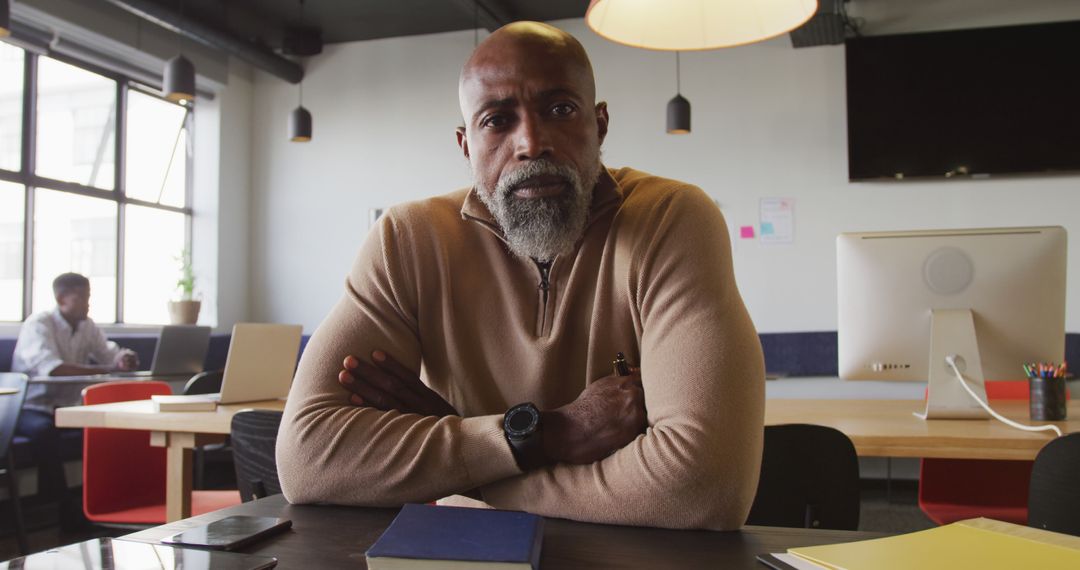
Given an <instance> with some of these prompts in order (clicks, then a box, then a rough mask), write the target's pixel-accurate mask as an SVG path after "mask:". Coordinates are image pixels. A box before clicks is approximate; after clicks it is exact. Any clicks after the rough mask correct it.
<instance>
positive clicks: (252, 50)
mask: <svg viewBox="0 0 1080 570" xmlns="http://www.w3.org/2000/svg"><path fill="white" fill-rule="evenodd" d="M105 1H106V2H108V3H110V4H112V5H114V6H117V7H119V8H121V9H123V10H126V11H128V12H131V13H132V14H135V15H136V16H138V17H140V18H143V19H144V20H146V21H148V22H151V23H154V24H157V25H159V26H161V27H163V28H165V29H166V30H169V31H171V32H173V33H177V34H180V35H182V36H185V37H187V38H190V39H192V40H195V41H197V42H199V43H201V44H203V45H205V46H208V47H210V48H213V49H216V50H220V51H223V52H225V53H227V54H229V55H231V56H235V57H237V58H239V59H242V60H244V61H246V62H248V63H250V64H251V65H254V66H255V67H258V68H259V69H261V70H263V71H265V72H267V73H270V74H273V75H276V76H278V77H280V78H282V79H284V80H285V81H288V82H289V83H300V80H301V79H303V78H304V69H303V68H302V67H300V66H299V65H297V64H295V63H293V62H291V61H289V60H287V59H285V58H283V57H280V56H278V55H275V54H273V53H270V52H268V51H265V50H262V49H259V48H257V47H255V46H254V45H252V44H250V43H248V42H245V41H243V40H240V39H237V38H235V37H233V36H230V35H228V34H224V33H222V32H219V31H217V30H215V29H213V28H210V27H208V26H206V25H204V24H201V23H199V22H197V21H195V20H193V19H191V18H188V17H185V16H181V15H180V14H179V13H177V12H174V11H172V10H169V9H168V8H164V7H162V6H161V5H159V4H156V3H154V2H152V1H151V0H105Z"/></svg>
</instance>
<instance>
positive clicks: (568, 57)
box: [458, 22, 596, 124]
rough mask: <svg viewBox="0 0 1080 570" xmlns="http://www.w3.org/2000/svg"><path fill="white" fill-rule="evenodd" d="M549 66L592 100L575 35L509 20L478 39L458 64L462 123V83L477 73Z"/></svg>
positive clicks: (589, 73)
mask: <svg viewBox="0 0 1080 570" xmlns="http://www.w3.org/2000/svg"><path fill="white" fill-rule="evenodd" d="M550 67H558V68H562V70H563V71H564V72H568V74H569V75H570V76H571V77H572V78H573V79H576V80H578V81H579V82H580V85H579V86H578V88H580V89H581V90H582V93H581V94H582V95H583V96H585V97H586V98H587V99H588V103H589V104H590V105H591V104H594V103H595V101H596V82H595V79H594V78H593V70H592V64H591V63H589V56H588V55H587V54H586V53H585V48H584V47H582V45H581V42H579V41H578V40H577V38H575V37H574V36H572V35H570V34H568V33H566V32H564V31H562V30H560V29H558V28H556V27H554V26H550V25H548V24H544V23H542V22H513V23H510V24H507V25H505V26H503V27H501V28H499V29H498V30H495V31H494V32H493V33H492V34H491V35H490V36H488V37H487V38H485V39H484V41H482V42H480V45H478V46H477V47H476V49H475V50H473V53H472V55H471V56H470V57H469V59H468V61H466V62H465V66H464V67H462V68H461V76H460V78H459V80H458V100H459V102H460V103H461V113H462V116H463V117H464V118H465V121H466V124H467V123H468V120H469V115H468V114H467V111H466V109H465V99H466V95H467V93H466V87H467V86H468V85H469V84H470V83H471V82H475V81H476V80H477V78H478V76H486V75H497V76H502V77H505V76H507V75H514V74H522V75H523V74H527V73H532V72H535V71H537V69H536V68H550Z"/></svg>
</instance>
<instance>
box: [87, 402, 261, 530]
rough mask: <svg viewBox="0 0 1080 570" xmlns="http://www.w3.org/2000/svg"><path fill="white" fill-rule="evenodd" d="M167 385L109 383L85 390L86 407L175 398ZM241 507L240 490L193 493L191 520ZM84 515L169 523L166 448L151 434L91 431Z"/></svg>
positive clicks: (97, 519)
mask: <svg viewBox="0 0 1080 570" xmlns="http://www.w3.org/2000/svg"><path fill="white" fill-rule="evenodd" d="M171 393H172V389H171V388H169V385H168V384H166V383H164V382H152V381H140V382H106V383H103V384H97V385H94V386H90V387H88V388H86V389H85V390H83V404H88V405H89V404H107V403H110V402H126V401H129V400H147V399H149V398H150V396H153V395H156V394H171ZM238 504H240V493H239V491H193V492H192V494H191V511H192V513H191V514H192V515H199V514H202V513H208V512H210V511H216V510H218V509H223V508H225V507H230V506H233V505H238ZM83 512H84V513H86V518H87V519H89V520H91V521H94V522H99V523H112V524H162V523H164V522H165V448H164V447H151V446H150V434H149V433H148V432H146V431H139V430H126V429H104V428H87V429H86V430H85V434H84V437H83Z"/></svg>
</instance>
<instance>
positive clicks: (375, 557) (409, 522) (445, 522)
mask: <svg viewBox="0 0 1080 570" xmlns="http://www.w3.org/2000/svg"><path fill="white" fill-rule="evenodd" d="M543 536H544V519H543V518H542V517H539V516H537V515H533V514H529V513H523V512H518V511H497V510H493V509H470V508H463V507H439V506H433V505H414V504H408V505H405V506H404V507H402V509H401V512H400V513H398V516H397V517H395V518H394V521H393V522H392V523H390V526H389V527H387V529H386V531H385V532H383V534H382V536H380V537H379V539H378V540H376V541H375V544H373V545H371V548H369V549H368V551H367V553H366V556H367V564H368V568H371V569H372V570H458V569H461V570H464V569H467V568H478V569H482V570H525V569H532V570H536V569H537V568H539V567H540V542H541V540H542V539H543Z"/></svg>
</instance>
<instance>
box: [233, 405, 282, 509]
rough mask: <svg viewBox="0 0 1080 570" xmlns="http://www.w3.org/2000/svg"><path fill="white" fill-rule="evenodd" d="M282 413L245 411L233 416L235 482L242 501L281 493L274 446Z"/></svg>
mask: <svg viewBox="0 0 1080 570" xmlns="http://www.w3.org/2000/svg"><path fill="white" fill-rule="evenodd" d="M280 426H281V412H275V411H271V410H248V411H244V412H238V413H237V414H236V415H234V416H233V418H232V445H233V460H234V461H235V463H236V485H237V487H238V488H239V489H240V499H241V500H243V501H244V502H245V503H246V502H248V501H253V500H255V499H261V498H263V497H267V496H270V495H277V494H279V493H281V483H280V482H278V475H277V461H276V460H275V458H274V447H275V446H276V444H277V435H278V428H279V427H280Z"/></svg>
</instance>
